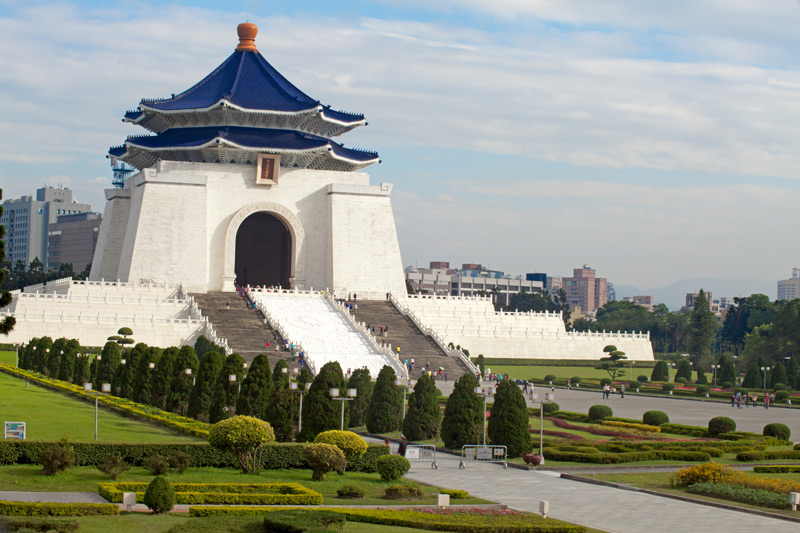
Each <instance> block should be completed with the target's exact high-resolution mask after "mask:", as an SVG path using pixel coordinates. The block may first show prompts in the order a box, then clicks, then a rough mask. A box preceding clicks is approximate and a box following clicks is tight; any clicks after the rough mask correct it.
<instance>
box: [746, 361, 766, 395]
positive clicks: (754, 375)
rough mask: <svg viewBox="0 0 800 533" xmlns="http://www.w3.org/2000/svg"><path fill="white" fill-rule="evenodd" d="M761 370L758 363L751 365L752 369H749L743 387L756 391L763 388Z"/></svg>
mask: <svg viewBox="0 0 800 533" xmlns="http://www.w3.org/2000/svg"><path fill="white" fill-rule="evenodd" d="M763 384H764V383H763V382H762V377H761V370H759V368H758V363H750V368H748V369H747V374H745V376H744V381H743V382H742V387H744V388H747V389H756V388H761V387H762V386H763Z"/></svg>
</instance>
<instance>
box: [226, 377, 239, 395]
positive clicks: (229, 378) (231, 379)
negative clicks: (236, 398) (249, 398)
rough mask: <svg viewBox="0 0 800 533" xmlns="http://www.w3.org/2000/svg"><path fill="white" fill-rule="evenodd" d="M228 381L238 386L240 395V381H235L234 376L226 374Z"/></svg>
mask: <svg viewBox="0 0 800 533" xmlns="http://www.w3.org/2000/svg"><path fill="white" fill-rule="evenodd" d="M228 381H230V382H231V383H236V384H237V385H239V392H238V394H241V393H242V382H241V381H236V374H228Z"/></svg>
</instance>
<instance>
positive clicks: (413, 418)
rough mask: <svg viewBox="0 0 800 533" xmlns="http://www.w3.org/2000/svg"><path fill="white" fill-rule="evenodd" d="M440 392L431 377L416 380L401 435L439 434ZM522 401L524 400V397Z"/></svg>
mask: <svg viewBox="0 0 800 533" xmlns="http://www.w3.org/2000/svg"><path fill="white" fill-rule="evenodd" d="M440 394H441V393H440V392H439V389H437V388H436V381H435V380H434V379H433V378H432V377H429V376H428V375H427V374H423V375H422V377H420V378H419V379H418V380H417V383H416V385H414V392H412V393H411V397H410V398H409V399H408V413H407V414H406V417H405V420H403V435H405V436H406V438H407V439H410V440H428V439H434V438H436V437H438V436H439V430H440V429H441V423H442V412H441V411H440V410H439V395H440ZM522 401H523V403H524V402H525V400H524V399H523V400H522ZM526 416H527V415H526ZM528 441H530V437H528Z"/></svg>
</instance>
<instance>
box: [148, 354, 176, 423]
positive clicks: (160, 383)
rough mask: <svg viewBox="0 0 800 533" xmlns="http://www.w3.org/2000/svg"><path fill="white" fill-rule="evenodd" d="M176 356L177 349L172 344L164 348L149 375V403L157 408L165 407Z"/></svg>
mask: <svg viewBox="0 0 800 533" xmlns="http://www.w3.org/2000/svg"><path fill="white" fill-rule="evenodd" d="M177 358H178V349H177V348H175V347H174V346H172V347H170V348H167V349H165V350H164V351H163V352H162V353H161V357H159V359H158V363H156V368H155V372H153V374H152V377H151V388H150V405H152V406H153V407H158V408H159V409H166V407H167V396H168V395H169V388H170V386H171V384H172V368H173V366H174V365H175V360H176V359H177Z"/></svg>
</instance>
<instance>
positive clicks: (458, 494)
mask: <svg viewBox="0 0 800 533" xmlns="http://www.w3.org/2000/svg"><path fill="white" fill-rule="evenodd" d="M439 492H441V493H442V494H449V495H450V499H451V500H464V499H467V498H469V492H467V491H465V490H458V489H442V490H440V491H439Z"/></svg>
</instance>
